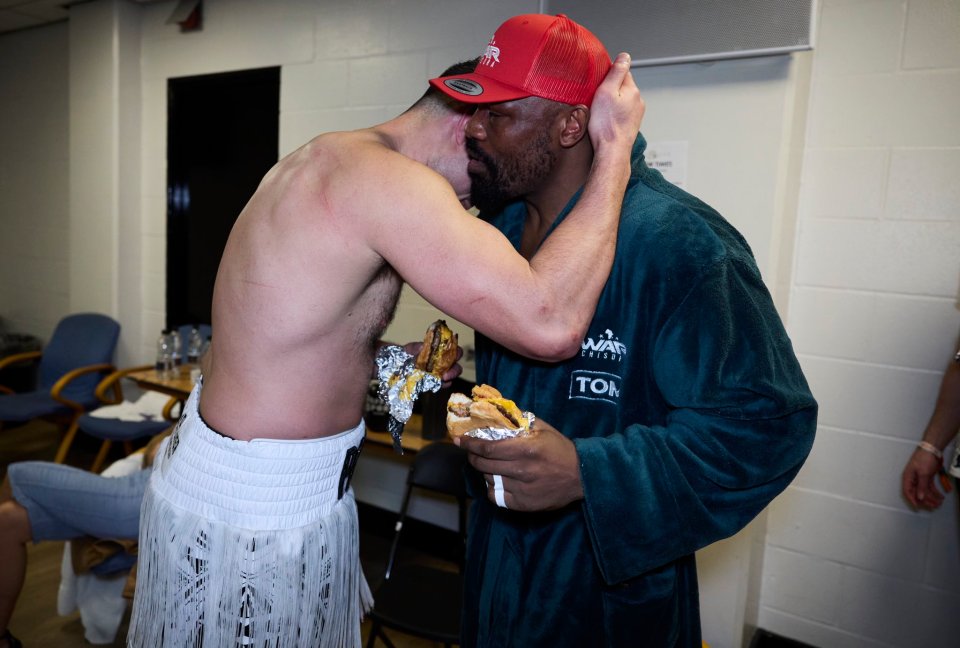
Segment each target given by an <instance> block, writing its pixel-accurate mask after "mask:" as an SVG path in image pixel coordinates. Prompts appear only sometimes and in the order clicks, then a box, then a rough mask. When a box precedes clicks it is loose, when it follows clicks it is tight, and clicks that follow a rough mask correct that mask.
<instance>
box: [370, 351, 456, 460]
mask: <svg viewBox="0 0 960 648" xmlns="http://www.w3.org/2000/svg"><path fill="white" fill-rule="evenodd" d="M374 360H375V362H376V363H377V378H378V379H379V380H380V385H379V388H378V393H379V394H380V399H381V400H382V401H383V402H384V403H386V404H387V407H389V408H390V418H389V420H388V421H387V430H388V431H389V432H390V436H391V438H392V439H393V449H394V450H395V451H396V452H398V453H399V454H403V448H402V447H401V445H400V439H401V437H402V435H403V427H404V425H405V424H406V422H407V421H409V420H410V415H411V414H413V404H414V402H415V401H416V400H417V397H418V396H419V395H420V394H422V393H423V392H425V391H428V392H436V391H439V390H440V386H441V385H442V382H441V381H440V378H438V377H437V376H435V375H433V374H431V373H427V372H426V371H423V370H421V369H417V368H416V366H415V365H414V360H415V358H414V357H413V356H412V355H410V354H409V353H407V352H406V351H404V350H403V347H399V346H396V345H393V344H390V345H386V346H383V347H380V350H379V351H378V352H377V356H376V358H375V359H374Z"/></svg>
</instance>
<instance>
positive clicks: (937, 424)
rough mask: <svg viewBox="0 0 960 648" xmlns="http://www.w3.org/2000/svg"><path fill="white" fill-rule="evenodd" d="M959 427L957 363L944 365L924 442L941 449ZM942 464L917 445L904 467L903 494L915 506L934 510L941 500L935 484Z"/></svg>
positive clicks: (940, 459)
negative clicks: (944, 368) (944, 369)
mask: <svg viewBox="0 0 960 648" xmlns="http://www.w3.org/2000/svg"><path fill="white" fill-rule="evenodd" d="M958 429H960V362H957V361H951V362H950V365H949V366H948V367H947V371H946V373H945V374H944V375H943V380H942V381H941V383H940V391H939V393H938V395H937V404H936V407H935V408H934V410H933V414H932V415H931V416H930V421H929V423H927V427H926V429H925V430H924V432H923V439H922V440H923V441H924V442H925V443H928V444H930V445H931V446H933V447H934V448H936V449H937V450H939V451H941V452H943V450H944V449H945V448H946V447H947V445H949V443H950V440H951V439H953V438H954V437H955V436H956V435H957V430H958ZM942 467H943V459H942V458H941V457H937V456H936V455H935V454H934V453H932V452H930V451H929V450H924V449H923V448H921V447H919V446H918V447H917V448H916V449H915V450H914V451H913V454H912V455H911V456H910V459H909V460H908V461H907V465H906V466H905V467H904V469H903V475H902V486H903V495H904V497H906V499H907V501H908V502H910V504H911V505H912V506H913V507H914V508H921V509H927V510H933V509H935V508H937V507H939V506H940V504H941V503H942V502H943V494H942V493H941V492H940V491H939V490H938V489H937V487H936V486H935V485H934V482H935V481H936V478H937V475H938V473H939V472H940V470H941V468H942Z"/></svg>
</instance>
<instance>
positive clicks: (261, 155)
mask: <svg viewBox="0 0 960 648" xmlns="http://www.w3.org/2000/svg"><path fill="white" fill-rule="evenodd" d="M279 114H280V68H278V67H273V68H263V69H258V70H244V71H241V72H227V73H223V74H208V75H203V76H193V77H183V78H179V79H170V80H169V81H168V84H167V120H168V121H167V299H166V302H167V304H166V305H167V320H166V323H167V327H168V328H174V327H177V326H180V325H181V324H190V323H209V322H210V304H211V300H212V297H213V282H214V279H215V278H216V274H217V267H218V265H219V264H220V256H221V255H222V254H223V248H224V246H225V245H226V243H227V236H228V235H229V234H230V228H231V227H232V226H233V222H234V221H235V220H236V218H237V216H238V215H239V214H240V211H241V210H242V209H243V207H244V205H246V203H247V201H248V200H249V199H250V196H251V195H253V192H254V191H255V190H256V188H257V185H258V184H259V183H260V179H261V178H262V177H263V176H264V174H265V173H266V172H267V171H268V170H269V169H270V167H271V166H273V164H274V163H275V162H276V161H277V153H278V150H279Z"/></svg>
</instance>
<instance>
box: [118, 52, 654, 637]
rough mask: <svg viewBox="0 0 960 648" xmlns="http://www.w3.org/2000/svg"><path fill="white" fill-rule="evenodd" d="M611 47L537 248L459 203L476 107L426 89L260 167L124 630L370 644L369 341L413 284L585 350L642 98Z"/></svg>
mask: <svg viewBox="0 0 960 648" xmlns="http://www.w3.org/2000/svg"><path fill="white" fill-rule="evenodd" d="M604 58H605V59H606V60H605V61H603V62H599V64H598V65H597V69H598V72H597V75H598V76H597V77H596V79H599V78H603V76H604V74H606V78H605V80H604V81H603V84H602V85H601V86H600V88H599V89H598V91H597V94H596V96H595V99H594V102H593V113H592V118H591V119H590V120H589V134H590V140H591V141H587V139H586V138H583V142H584V143H583V145H585V146H591V142H592V146H593V147H594V148H595V149H596V155H595V162H594V165H593V173H592V175H591V178H590V180H589V181H588V183H587V185H586V187H585V189H584V195H583V198H582V199H581V201H580V206H579V207H578V209H577V210H576V213H574V214H572V215H571V216H570V218H568V219H567V223H566V224H565V225H564V226H563V227H562V228H561V229H560V230H558V231H557V232H556V234H554V235H553V236H551V237H550V240H549V244H548V245H545V246H544V248H543V249H542V250H541V251H540V252H539V253H538V254H537V255H536V256H535V257H533V258H532V259H531V260H530V261H527V260H526V259H524V258H523V257H521V256H520V255H518V254H517V253H516V252H515V251H514V249H513V247H512V246H511V245H510V243H509V242H508V241H507V239H506V238H505V237H503V236H502V235H501V234H500V233H499V232H498V231H496V230H495V229H494V228H493V227H491V226H489V225H488V224H487V223H484V222H483V221H481V220H479V219H477V218H475V217H473V216H472V215H470V214H469V213H468V212H466V211H464V209H463V207H462V204H464V201H466V200H467V197H468V195H469V191H470V183H469V178H468V176H467V165H468V160H467V155H466V152H465V150H464V124H465V123H466V121H467V119H468V118H469V116H470V111H469V110H467V109H466V108H465V107H463V106H462V105H460V104H456V103H454V102H452V101H451V100H449V99H447V98H446V97H445V96H444V95H442V94H441V93H439V92H437V91H436V90H429V91H428V92H427V93H426V94H425V95H424V97H423V98H421V100H420V101H418V102H417V103H416V104H415V105H414V106H413V107H411V108H410V109H408V110H407V111H406V112H404V113H403V114H401V115H400V116H398V117H396V118H395V119H393V120H391V121H388V122H386V123H383V124H380V125H378V126H374V127H372V128H367V129H361V130H357V131H353V132H346V133H329V134H324V135H320V136H319V137H317V138H315V139H314V140H312V141H311V142H309V143H308V144H306V145H305V146H303V147H302V148H300V149H299V150H297V151H295V152H293V153H292V154H290V155H289V156H287V157H286V158H284V159H283V160H281V161H280V162H279V163H278V164H277V165H276V166H275V167H274V168H273V169H272V170H271V171H270V172H269V173H268V174H267V175H266V176H265V178H264V179H263V181H262V182H261V184H260V187H259V188H258V189H257V191H256V193H255V194H254V196H253V197H252V198H251V200H250V202H249V203H248V205H247V206H246V208H245V209H244V211H243V212H242V213H241V214H240V216H239V218H238V219H237V222H236V224H235V225H234V228H233V231H232V232H231V235H230V239H229V241H228V243H227V246H226V249H225V250H224V254H223V258H222V260H221V263H220V269H219V272H218V275H217V281H216V287H215V290H214V298H213V322H212V324H213V329H214V330H215V331H216V338H215V342H214V344H213V346H212V349H211V351H210V353H209V358H208V364H207V366H206V367H205V371H204V377H203V380H202V382H201V385H198V386H197V388H196V389H195V390H194V392H193V394H192V395H191V397H190V399H189V400H188V402H187V404H186V405H185V407H184V415H183V417H182V418H181V421H180V423H179V424H178V426H177V429H176V431H175V432H174V433H173V435H172V436H171V438H170V439H169V441H168V442H167V444H166V447H165V448H163V449H161V451H160V452H159V453H158V458H157V465H156V468H155V470H154V472H153V477H152V478H151V482H150V485H149V486H148V488H147V493H146V495H145V498H144V508H143V515H142V523H141V530H140V564H139V571H138V583H137V594H136V600H135V603H134V613H133V618H132V621H131V630H130V636H129V639H128V642H129V644H130V645H137V646H155V645H158V643H162V644H163V645H170V646H185V645H190V646H193V645H200V644H201V643H202V645H203V646H204V647H205V648H207V647H209V646H214V645H217V646H219V645H230V646H233V645H245V644H248V643H249V644H250V645H258V646H260V645H271V646H274V645H279V646H300V645H303V646H321V645H322V646H327V645H330V646H352V645H359V644H360V623H359V622H360V618H361V614H362V608H363V607H364V606H365V605H367V604H368V603H369V600H367V599H368V596H369V590H367V589H366V583H365V582H364V580H363V576H362V573H361V571H360V567H359V557H358V538H357V534H358V531H357V523H356V507H355V503H354V501H353V498H352V492H351V491H350V490H349V488H348V486H349V478H350V475H351V473H352V469H353V466H354V465H355V463H356V459H357V456H358V455H359V446H360V444H361V442H362V439H363V435H364V428H363V422H362V408H363V401H364V394H365V392H366V389H367V386H368V384H369V379H370V376H371V370H372V359H373V354H374V349H375V346H376V341H377V340H378V339H379V338H380V335H381V334H382V333H383V331H384V329H385V328H386V326H387V324H388V323H389V321H390V318H391V317H392V314H393V311H394V308H395V305H396V302H397V298H398V295H399V291H400V287H401V283H402V281H403V280H405V281H407V282H408V283H409V284H410V285H411V286H412V287H413V288H414V289H415V290H417V292H418V293H420V294H421V295H422V296H423V297H425V298H426V299H427V300H428V301H430V302H431V303H432V304H433V305H435V306H436V307H438V308H439V309H441V310H442V311H444V312H445V313H448V314H449V315H450V316H452V317H455V318H456V319H458V320H460V321H462V322H464V323H466V324H468V325H470V326H472V327H474V328H475V329H476V330H478V331H481V332H483V333H484V334H486V335H487V336H489V337H491V338H492V339H495V340H497V341H498V342H500V343H502V344H503V345H505V346H506V347H508V348H511V349H513V350H515V351H517V352H519V353H523V354H524V355H528V356H531V357H535V358H541V359H544V360H555V359H560V358H565V357H569V356H571V355H573V354H574V353H576V352H577V350H578V349H579V343H580V340H581V339H582V338H583V334H584V330H585V329H584V327H585V326H586V324H587V323H588V322H589V320H590V317H591V314H592V312H593V310H594V308H595V306H596V301H597V297H598V295H599V292H600V290H601V288H602V286H603V284H604V281H605V279H606V277H607V274H608V273H609V269H610V265H611V263H612V259H613V253H614V246H615V239H616V230H617V219H618V214H619V210H620V205H621V199H622V198H621V197H622V195H623V191H624V187H625V185H626V182H627V178H628V176H629V172H630V166H629V162H630V160H629V153H630V145H631V144H632V142H633V140H634V138H635V136H636V134H637V132H638V130H639V126H640V119H641V117H642V114H643V102H642V100H641V99H640V97H639V92H638V91H637V89H636V86H635V85H634V83H633V79H632V77H631V76H630V72H629V57H628V56H627V55H620V56H619V57H618V58H617V61H616V63H615V64H614V65H613V66H612V67H611V66H610V61H609V58H607V57H606V55H605V54H604ZM533 63H534V61H531V62H530V65H531V66H532V65H533ZM608 70H609V72H608ZM596 79H594V80H593V86H596ZM583 82H584V81H583V80H582V79H577V78H574V79H571V80H569V81H568V82H567V83H571V84H576V83H583ZM586 82H590V80H587V81H586ZM583 114H584V115H587V114H590V111H589V109H588V108H586V107H585V108H584V113H583ZM562 127H564V128H570V129H582V128H586V127H587V122H586V120H581V121H579V122H577V123H570V124H564V125H562ZM561 230H562V231H561ZM201 389H202V396H201ZM161 637H162V642H161V641H160V638H161Z"/></svg>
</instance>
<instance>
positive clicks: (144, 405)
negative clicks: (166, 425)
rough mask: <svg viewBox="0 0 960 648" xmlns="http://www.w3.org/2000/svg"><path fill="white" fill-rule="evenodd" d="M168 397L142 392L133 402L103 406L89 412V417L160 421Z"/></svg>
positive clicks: (153, 392)
mask: <svg viewBox="0 0 960 648" xmlns="http://www.w3.org/2000/svg"><path fill="white" fill-rule="evenodd" d="M169 400H170V397H169V396H166V395H164V394H161V393H159V392H155V391H147V392H144V393H143V395H142V396H141V397H140V398H138V399H137V400H135V401H128V400H125V401H123V402H122V403H119V404H117V405H105V406H103V407H98V408H97V409H95V410H93V411H92V412H90V416H93V417H95V418H104V419H117V420H119V421H137V422H140V421H160V420H162V419H163V408H164V406H165V405H166V404H167V401H169Z"/></svg>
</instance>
